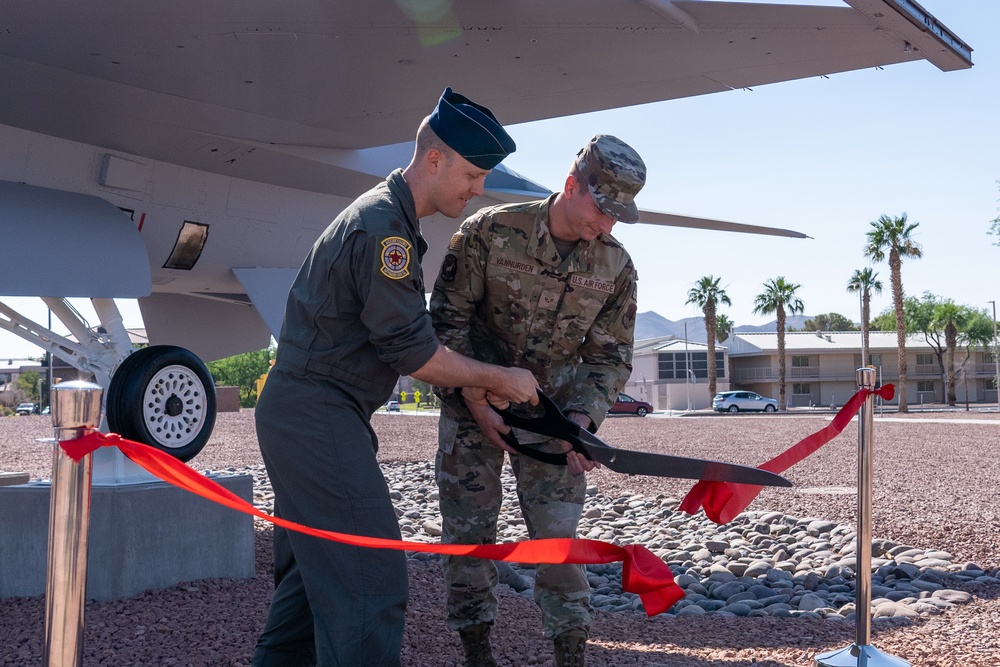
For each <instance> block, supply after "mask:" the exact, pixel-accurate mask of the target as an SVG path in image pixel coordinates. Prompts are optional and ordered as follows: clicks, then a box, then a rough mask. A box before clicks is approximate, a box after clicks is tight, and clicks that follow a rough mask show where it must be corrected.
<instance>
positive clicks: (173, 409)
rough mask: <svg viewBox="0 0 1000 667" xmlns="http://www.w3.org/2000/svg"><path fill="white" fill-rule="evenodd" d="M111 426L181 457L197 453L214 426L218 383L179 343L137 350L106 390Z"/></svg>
mask: <svg viewBox="0 0 1000 667" xmlns="http://www.w3.org/2000/svg"><path fill="white" fill-rule="evenodd" d="M107 417H108V427H109V429H110V430H111V431H112V432H114V433H118V434H119V435H121V436H122V437H123V438H127V439H129V440H136V441H138V442H142V443H145V444H147V445H150V446H152V447H156V448H157V449H160V450H162V451H164V452H167V453H168V454H170V455H172V456H174V457H175V458H177V459H179V460H181V461H189V460H191V459H192V458H194V457H195V455H197V454H198V452H200V451H201V450H202V449H203V448H204V447H205V444H206V443H207V442H208V439H209V437H210V436H211V435H212V429H213V428H214V426H215V384H214V382H213V381H212V376H211V375H210V374H209V372H208V369H207V368H206V367H205V365H204V364H203V363H202V362H201V360H200V359H198V357H196V356H195V355H194V354H192V353H191V352H189V351H188V350H185V349H184V348H181V347H175V346H172V345H155V346H153V347H146V348H143V349H141V350H136V351H135V352H133V353H132V354H130V355H129V356H128V357H126V358H125V361H123V362H122V363H121V365H120V366H119V367H118V369H117V371H116V372H115V373H114V375H113V376H112V378H111V385H110V387H109V388H108V397H107Z"/></svg>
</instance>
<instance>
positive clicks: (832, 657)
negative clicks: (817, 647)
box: [816, 644, 910, 667]
mask: <svg viewBox="0 0 1000 667" xmlns="http://www.w3.org/2000/svg"><path fill="white" fill-rule="evenodd" d="M816 665H817V667H910V663H908V662H906V661H905V660H902V659H900V658H896V657H894V656H891V655H889V654H887V653H882V652H881V651H879V650H878V649H877V648H875V647H874V646H872V645H871V644H866V645H864V646H858V645H857V644H851V645H850V646H847V647H845V648H841V649H837V650H836V651H830V652H829V653H821V654H820V655H818V656H816Z"/></svg>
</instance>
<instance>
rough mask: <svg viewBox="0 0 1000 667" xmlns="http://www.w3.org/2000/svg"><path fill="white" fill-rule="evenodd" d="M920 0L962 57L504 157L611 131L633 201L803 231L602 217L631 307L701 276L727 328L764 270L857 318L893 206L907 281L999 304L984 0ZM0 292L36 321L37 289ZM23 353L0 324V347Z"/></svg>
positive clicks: (551, 166) (519, 160)
mask: <svg viewBox="0 0 1000 667" xmlns="http://www.w3.org/2000/svg"><path fill="white" fill-rule="evenodd" d="M772 1H773V0H772ZM782 4H787V3H782ZM797 4H800V3H797ZM812 4H826V5H841V4H842V3H840V2H837V1H830V2H813V3H812ZM922 5H923V6H924V8H925V9H926V10H927V11H929V12H930V13H932V14H933V15H934V16H936V17H937V18H938V19H939V20H940V21H941V22H943V23H944V24H945V25H946V26H948V28H950V29H951V30H952V31H953V32H954V33H955V34H957V35H958V36H959V38H961V39H962V40H964V41H965V42H966V43H967V44H969V45H970V46H972V48H973V49H974V52H973V62H974V63H975V66H974V67H973V68H972V69H970V70H962V71H957V72H941V71H940V70H938V69H937V68H936V67H934V66H933V65H931V64H930V63H928V62H926V61H920V62H915V63H907V64H902V65H893V66H890V67H886V68H884V69H883V70H875V69H871V70H865V71H859V72H849V73H845V74H836V75H832V76H830V77H829V78H828V79H824V78H815V79H807V80H802V81H792V82H785V83H779V84H774V85H770V86H760V87H755V88H754V89H753V91H731V92H728V93H721V94H715V95H706V96H702V97H696V98H689V99H682V100H674V101H670V102H662V103H658V104H651V105H643V106H639V107H632V108H628V109H619V110H615V111H606V112H599V113H593V114H584V115H580V116H574V117H570V118H562V119H556V120H551V121H543V122H538V123H530V124H524V125H515V126H513V127H511V128H510V131H511V134H512V135H513V136H514V138H515V140H516V141H517V144H518V150H517V152H516V153H514V154H513V155H512V156H511V157H509V158H508V159H507V160H506V161H505V164H506V165H507V166H509V167H511V168H512V169H514V170H516V171H518V172H520V173H522V174H524V175H525V176H528V177H529V178H532V179H534V180H536V181H538V182H539V183H541V184H543V185H545V186H547V187H549V188H551V189H557V188H559V187H561V185H562V182H563V179H564V178H565V174H566V170H567V168H568V166H569V164H570V161H571V159H572V157H573V155H574V154H575V153H576V151H577V150H578V149H579V148H580V146H582V145H583V144H584V143H585V142H586V141H587V139H589V138H590V137H591V136H592V135H593V134H596V133H599V132H602V133H608V134H614V135H616V136H618V137H620V138H622V139H624V140H625V141H627V142H628V143H630V144H631V145H632V146H633V147H635V148H636V150H638V151H639V153H640V154H641V155H642V156H643V159H644V160H645V162H646V165H647V168H648V172H649V177H648V181H647V185H646V187H645V189H644V190H643V191H642V192H641V193H640V195H639V197H638V202H639V203H640V205H641V206H642V207H644V208H648V209H652V210H659V211H668V212H672V213H682V214H686V215H693V216H702V217H707V218H717V219H721V220H729V221H733V222H742V223H747V224H755V225H767V226H772V227H784V228H788V229H795V230H798V231H801V232H804V233H806V234H808V235H809V236H811V237H812V239H804V240H798V239H780V238H773V237H765V236H750V235H743V234H724V233H720V232H705V231H697V230H682V229H677V228H666V227H653V226H649V225H625V224H619V225H617V226H616V227H615V231H614V234H615V235H616V236H617V237H618V238H619V239H620V240H622V241H623V242H624V243H625V245H626V246H627V247H628V249H629V251H630V252H631V254H632V256H633V259H634V260H635V263H636V266H637V268H638V271H639V310H640V312H642V311H655V312H657V313H659V314H660V315H662V316H664V317H666V318H668V319H671V320H678V319H681V318H684V317H695V316H700V312H699V311H698V310H697V309H696V308H695V307H694V306H688V305H685V303H684V302H685V300H686V297H687V291H688V289H690V287H691V286H692V285H693V284H694V283H695V281H697V280H698V279H699V278H700V277H702V276H705V275H714V276H717V277H721V278H722V285H723V286H724V287H725V289H726V291H727V293H728V294H729V297H730V298H731V299H732V301H733V305H732V306H731V307H727V308H724V309H723V310H722V312H724V313H725V314H726V315H728V316H729V317H730V319H732V320H734V321H735V322H736V324H737V325H741V324H764V323H765V322H768V321H770V320H771V319H773V318H771V317H761V316H757V315H754V314H753V313H752V310H753V299H754V297H755V296H756V295H757V294H759V293H760V291H761V290H762V286H763V283H764V282H765V281H766V280H768V279H771V278H776V277H778V276H784V277H785V279H786V280H789V281H791V282H793V283H797V284H799V285H801V287H800V289H799V291H798V295H799V297H800V298H801V299H802V301H803V302H804V304H805V309H806V314H810V315H816V314H820V313H827V312H839V313H841V314H843V315H845V316H847V317H849V318H851V319H853V320H855V321H857V320H859V319H860V314H859V305H858V299H857V296H855V295H851V294H848V293H847V291H846V289H845V285H846V283H847V280H848V279H849V278H850V276H851V274H852V273H853V272H854V270H855V269H860V268H864V267H865V266H866V261H865V259H864V256H863V247H864V244H865V232H866V231H867V230H868V229H870V224H869V223H870V222H871V221H873V220H877V219H878V217H879V216H880V215H882V214H888V215H899V214H900V213H902V212H904V211H905V212H906V213H907V214H908V217H909V219H910V220H911V221H914V222H919V223H920V225H919V227H917V229H916V235H915V238H916V240H917V241H918V242H919V243H920V244H921V245H922V246H923V250H924V257H923V258H922V259H919V260H910V261H907V262H904V265H903V284H904V287H905V290H906V292H907V294H911V295H917V296H919V295H920V294H921V293H923V292H924V291H931V292H933V293H935V294H938V295H940V296H943V297H946V298H951V299H953V300H954V301H955V302H957V303H960V304H966V305H970V306H974V307H980V308H987V309H988V308H991V307H990V306H989V304H988V301H990V300H991V299H998V300H1000V280H998V278H1000V247H997V246H995V245H993V244H994V242H995V241H996V240H997V239H996V238H995V237H992V236H988V235H987V233H986V232H987V230H988V229H989V227H990V221H991V220H992V219H993V218H995V217H997V215H998V214H1000V211H998V200H1000V189H998V186H997V181H998V179H1000V128H998V122H997V118H998V115H1000V54H998V48H1000V40H997V39H996V36H995V30H996V26H998V25H1000V3H998V2H995V0H966V1H965V2H960V3H953V2H946V1H945V0H922ZM501 120H503V119H501ZM875 268H876V270H877V271H878V272H879V277H880V278H881V280H882V282H883V284H884V291H883V293H882V295H881V296H875V297H874V298H873V302H872V308H873V311H874V312H876V313H877V312H879V311H881V310H882V309H884V308H886V307H888V306H889V305H890V304H891V295H890V286H889V269H888V266H886V265H884V264H883V265H879V266H876V267H875ZM8 303H10V304H11V305H12V306H13V307H15V308H17V309H23V312H25V313H26V314H28V315H29V316H31V317H35V318H39V319H40V320H41V321H42V323H44V321H43V320H44V318H45V309H44V307H41V302H40V301H38V300H37V299H23V300H22V299H11V300H9V301H8ZM88 306H89V304H87V302H86V301H84V302H81V303H80V305H79V307H80V308H81V310H83V311H86V310H87V309H88ZM124 315H125V322H126V325H128V326H140V325H141V318H140V317H139V314H138V309H137V308H136V307H134V305H125V306H124ZM37 354H39V352H38V348H35V347H34V346H32V345H30V344H29V343H26V342H24V341H21V339H19V338H16V337H14V336H12V335H11V334H8V333H6V332H3V331H0V356H15V357H19V356H28V355H31V356H36V355H37Z"/></svg>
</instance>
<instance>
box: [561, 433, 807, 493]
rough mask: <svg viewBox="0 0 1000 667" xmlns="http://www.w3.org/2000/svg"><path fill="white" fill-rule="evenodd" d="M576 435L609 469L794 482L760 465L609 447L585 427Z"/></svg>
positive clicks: (774, 483)
mask: <svg viewBox="0 0 1000 667" xmlns="http://www.w3.org/2000/svg"><path fill="white" fill-rule="evenodd" d="M577 437H578V438H579V441H580V444H582V445H583V446H584V448H585V449H586V450H587V453H588V454H590V456H591V458H593V459H594V460H595V461H597V462H598V463H600V464H601V465H603V466H605V467H606V468H608V469H610V470H614V471H615V472H620V473H624V474H627V475H649V476H652V477H677V478H680V479H699V480H705V481H709V482H736V483H738V484H754V485H756V486H792V483H791V482H790V481H789V480H788V479H786V478H784V477H782V476H781V475H777V474H775V473H773V472H770V471H767V470H761V469H760V468H752V467H750V466H744V465H739V464H737V463H723V462H722V461H711V460H708V459H692V458H687V457H684V456H671V455H669V454H655V453H653V452H639V451H635V450H631V449H619V448H617V447H610V446H609V445H607V444H605V443H604V442H603V441H602V440H601V439H600V438H598V437H597V436H595V435H594V434H592V433H589V432H587V431H584V430H583V429H581V430H580V433H579V435H578V436H577Z"/></svg>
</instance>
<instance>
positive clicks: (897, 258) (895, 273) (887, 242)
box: [865, 213, 923, 412]
mask: <svg viewBox="0 0 1000 667" xmlns="http://www.w3.org/2000/svg"><path fill="white" fill-rule="evenodd" d="M919 224H920V223H919V222H914V223H912V224H911V223H909V222H908V221H907V220H906V213H903V215H901V216H900V217H898V218H890V217H889V216H887V215H883V216H882V217H880V218H879V219H878V220H876V221H874V222H872V223H871V226H872V228H871V229H870V230H868V233H867V236H868V245H866V246H865V257H867V258H868V259H870V260H872V261H873V262H883V261H885V259H886V251H888V255H889V274H890V276H891V281H892V307H893V310H894V311H895V313H896V353H897V355H898V358H899V386H898V387H897V388H896V395H897V396H898V397H899V408H898V409H899V411H900V412H909V408H908V407H907V403H906V315H905V313H904V311H903V277H902V271H901V267H902V263H903V258H904V257H914V258H917V257H921V256H922V255H923V252H922V251H921V249H920V244H919V243H917V242H916V241H914V240H913V239H912V238H910V234H912V233H913V230H914V229H916V228H917V225H919Z"/></svg>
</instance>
